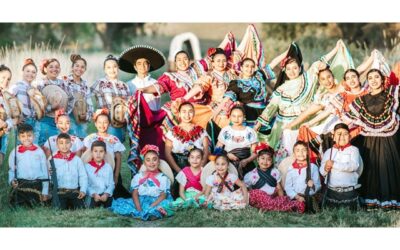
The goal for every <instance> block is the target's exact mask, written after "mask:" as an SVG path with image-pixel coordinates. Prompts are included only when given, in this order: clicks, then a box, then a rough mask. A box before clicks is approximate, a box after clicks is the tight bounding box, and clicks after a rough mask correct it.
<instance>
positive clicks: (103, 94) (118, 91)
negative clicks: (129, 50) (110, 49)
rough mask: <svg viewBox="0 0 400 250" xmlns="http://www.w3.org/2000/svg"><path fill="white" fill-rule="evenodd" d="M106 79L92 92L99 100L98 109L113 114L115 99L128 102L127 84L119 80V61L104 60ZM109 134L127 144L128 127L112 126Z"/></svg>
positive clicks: (111, 56) (95, 84) (97, 84)
mask: <svg viewBox="0 0 400 250" xmlns="http://www.w3.org/2000/svg"><path fill="white" fill-rule="evenodd" d="M104 72H105V74H106V76H105V77H103V78H101V79H99V80H97V81H96V82H95V83H94V84H93V86H92V87H91V91H92V93H93V94H94V96H95V97H96V100H97V106H96V107H97V109H107V110H108V112H109V113H111V107H112V104H113V100H114V99H115V98H122V99H123V100H125V101H127V100H128V96H129V89H128V86H127V85H126V83H124V82H123V81H120V80H119V79H118V59H117V58H116V57H114V56H113V55H108V56H107V57H106V59H105V60H104ZM108 132H109V133H110V134H111V135H115V136H116V137H118V139H119V141H121V142H122V143H124V142H125V133H126V127H124V126H123V127H118V128H117V127H114V126H110V128H109V130H108Z"/></svg>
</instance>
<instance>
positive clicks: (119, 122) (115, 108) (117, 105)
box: [110, 96, 128, 128]
mask: <svg viewBox="0 0 400 250" xmlns="http://www.w3.org/2000/svg"><path fill="white" fill-rule="evenodd" d="M127 110H128V106H127V103H126V101H125V100H124V99H123V98H121V97H118V96H117V97H114V98H113V100H112V104H111V112H110V117H111V125H112V126H113V127H114V128H122V127H123V126H124V125H125V123H126V121H125V112H126V111H127Z"/></svg>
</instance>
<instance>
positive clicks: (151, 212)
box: [110, 194, 174, 220]
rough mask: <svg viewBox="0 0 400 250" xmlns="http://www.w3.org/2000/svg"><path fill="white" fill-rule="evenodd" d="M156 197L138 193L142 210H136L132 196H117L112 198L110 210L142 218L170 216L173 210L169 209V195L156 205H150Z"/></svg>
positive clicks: (170, 198)
mask: <svg viewBox="0 0 400 250" xmlns="http://www.w3.org/2000/svg"><path fill="white" fill-rule="evenodd" d="M157 199H158V197H157V196H147V195H139V202H140V206H141V207H142V211H138V210H137V209H136V207H135V204H134V203H133V199H132V198H128V199H123V198H119V199H116V200H113V202H112V205H111V207H110V210H111V211H112V212H114V213H116V214H119V215H124V216H132V217H134V218H138V219H142V220H149V219H154V218H157V219H161V218H163V217H167V216H172V215H173V214H174V212H173V211H172V210H171V209H170V203H171V202H172V201H173V199H172V197H171V195H169V194H168V195H167V198H166V199H164V200H163V201H161V202H160V203H159V204H158V205H157V206H155V207H151V204H152V203H153V202H154V201H156V200H157Z"/></svg>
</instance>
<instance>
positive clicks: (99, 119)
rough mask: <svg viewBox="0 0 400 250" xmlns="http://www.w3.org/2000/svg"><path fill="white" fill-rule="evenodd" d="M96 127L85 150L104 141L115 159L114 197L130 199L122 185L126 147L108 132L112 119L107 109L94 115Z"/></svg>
mask: <svg viewBox="0 0 400 250" xmlns="http://www.w3.org/2000/svg"><path fill="white" fill-rule="evenodd" d="M93 121H94V125H95V126H96V129H97V133H93V134H90V135H88V136H87V137H86V138H85V139H84V140H83V144H84V145H85V150H86V149H90V148H91V147H92V143H93V142H95V141H104V142H105V143H106V145H107V152H108V153H111V154H112V155H113V156H114V159H115V169H114V182H115V185H116V186H115V191H114V197H116V198H118V197H124V198H126V197H129V196H130V194H129V192H128V191H127V190H126V189H125V188H124V186H123V185H122V177H121V173H120V171H121V164H122V162H121V160H122V153H123V152H124V151H125V146H124V145H123V144H122V143H121V141H120V140H119V139H118V137H116V136H114V135H111V134H108V133H107V130H108V128H109V126H110V117H109V113H108V110H107V109H99V110H97V111H96V112H95V113H94V115H93Z"/></svg>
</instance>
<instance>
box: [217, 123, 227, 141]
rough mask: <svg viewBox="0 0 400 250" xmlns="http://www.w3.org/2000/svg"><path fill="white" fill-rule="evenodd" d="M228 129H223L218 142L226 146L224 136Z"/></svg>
mask: <svg viewBox="0 0 400 250" xmlns="http://www.w3.org/2000/svg"><path fill="white" fill-rule="evenodd" d="M227 128H228V127H225V128H223V129H222V130H221V131H220V132H219V134H218V141H219V142H221V143H222V144H224V145H226V141H225V138H224V134H225V133H226V131H227Z"/></svg>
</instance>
